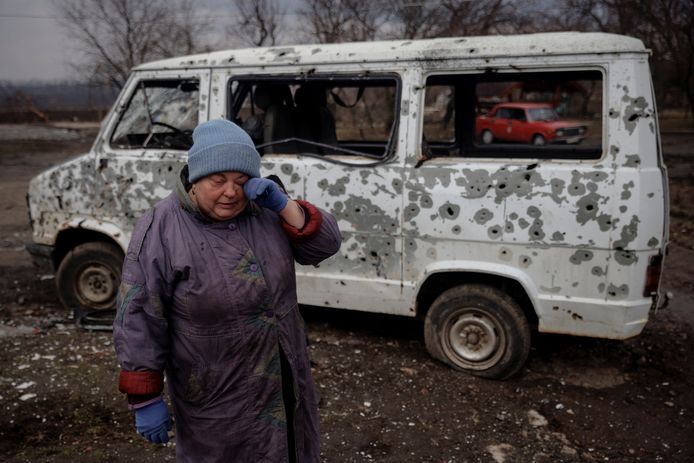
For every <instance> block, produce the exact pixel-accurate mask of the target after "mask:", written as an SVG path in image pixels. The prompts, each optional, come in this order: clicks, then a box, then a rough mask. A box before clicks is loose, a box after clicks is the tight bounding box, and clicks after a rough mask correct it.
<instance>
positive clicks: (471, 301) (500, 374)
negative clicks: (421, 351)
mask: <svg viewBox="0 0 694 463" xmlns="http://www.w3.org/2000/svg"><path fill="white" fill-rule="evenodd" d="M424 341H425V343H426V347H427V350H428V351H429V353H430V354H431V355H432V356H433V357H434V358H437V359H439V360H441V361H443V362H445V363H447V364H449V365H450V366H452V367H453V368H455V369H457V370H461V371H465V372H467V373H470V374H473V375H475V376H482V377H485V378H493V379H506V378H508V377H509V376H511V375H513V374H514V373H516V372H517V371H518V370H520V369H521V367H522V366H523V364H524V363H525V360H526V359H527V357H528V353H529V352H530V328H529V327H528V321H527V319H526V318H525V315H524V314H523V311H522V310H521V308H520V307H519V306H518V304H517V303H516V302H515V301H514V300H513V299H512V298H511V297H510V296H508V295H507V294H505V293H503V292H502V291H500V290H498V289H496V288H493V287H491V286H486V285H477V284H470V285H462V286H457V287H454V288H451V289H449V290H447V291H445V292H443V293H442V294H441V295H440V296H439V297H438V298H436V300H435V301H434V303H433V304H432V306H431V308H430V309H429V312H428V313H427V316H426V320H425V323H424Z"/></svg>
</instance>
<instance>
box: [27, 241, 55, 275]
mask: <svg viewBox="0 0 694 463" xmlns="http://www.w3.org/2000/svg"><path fill="white" fill-rule="evenodd" d="M24 247H25V248H26V250H27V252H28V253H29V254H31V258H32V260H33V262H34V266H35V267H38V269H39V270H41V271H44V272H54V271H55V268H54V267H53V251H55V247H54V246H48V245H46V244H37V243H26V244H25V245H24Z"/></svg>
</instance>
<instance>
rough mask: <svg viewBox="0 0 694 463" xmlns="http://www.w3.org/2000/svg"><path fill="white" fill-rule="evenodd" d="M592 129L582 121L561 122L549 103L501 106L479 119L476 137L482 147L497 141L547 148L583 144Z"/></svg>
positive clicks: (506, 104)
mask: <svg viewBox="0 0 694 463" xmlns="http://www.w3.org/2000/svg"><path fill="white" fill-rule="evenodd" d="M587 132H588V127H587V126H586V125H585V124H581V123H580V122H578V121H571V120H561V118H560V117H559V114H557V111H556V110H555V109H554V108H553V107H552V105H551V104H549V103H501V104H497V105H496V106H494V107H493V108H492V109H491V110H490V111H489V113H487V114H486V115H484V116H478V117H477V125H476V133H477V137H478V138H479V139H480V140H481V141H482V143H484V144H486V145H488V144H490V143H493V142H494V141H497V140H498V141H506V142H518V143H529V144H533V145H546V144H548V143H567V144H575V143H580V142H581V141H582V140H583V139H584V138H586V134H587Z"/></svg>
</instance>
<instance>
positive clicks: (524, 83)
mask: <svg viewBox="0 0 694 463" xmlns="http://www.w3.org/2000/svg"><path fill="white" fill-rule="evenodd" d="M602 124H603V83H602V73H601V72H599V71H571V72H569V71H562V72H514V73H507V72H495V73H485V74H475V75H470V74H465V75H436V76H430V77H429V78H428V79H427V82H426V93H425V107H424V119H423V130H422V134H423V139H422V144H423V146H424V147H425V150H424V152H425V153H428V156H461V157H499V158H540V159H552V158H556V159H599V158H600V157H601V156H602V152H603V143H602V138H603V127H602Z"/></svg>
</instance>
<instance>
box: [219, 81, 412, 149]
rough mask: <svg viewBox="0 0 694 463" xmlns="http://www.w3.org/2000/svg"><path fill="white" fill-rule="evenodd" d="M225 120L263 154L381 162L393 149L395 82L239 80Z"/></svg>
mask: <svg viewBox="0 0 694 463" xmlns="http://www.w3.org/2000/svg"><path fill="white" fill-rule="evenodd" d="M229 94H230V95H231V97H230V102H229V106H230V111H229V114H230V119H231V120H233V121H234V122H236V123H237V124H239V125H240V126H241V127H243V128H244V129H245V130H246V131H247V132H248V133H249V135H250V136H251V138H252V139H253V141H254V142H255V143H256V146H257V147H258V149H259V151H261V153H263V154H276V153H280V154H314V155H319V156H325V155H352V156H363V157H367V158H373V159H384V158H386V157H387V156H388V155H389V154H390V153H391V152H392V150H393V144H394V141H393V140H394V139H395V137H394V136H393V134H394V133H395V126H396V118H395V115H396V114H398V111H397V107H398V100H399V85H398V80H397V79H396V78H394V77H373V76H369V77H363V76H355V77H349V76H334V75H332V76H329V77H328V76H325V77H322V76H312V77H311V78H306V79H301V78H298V79H297V77H296V76H291V77H271V78H268V77H263V78H260V79H259V78H240V79H236V80H233V81H231V82H230V92H229Z"/></svg>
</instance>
